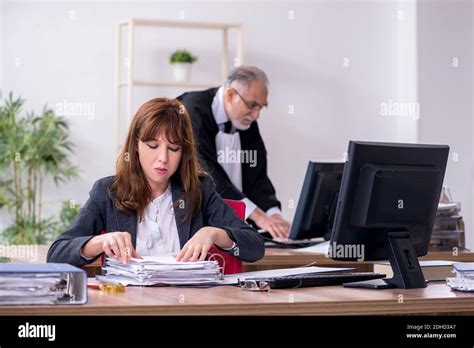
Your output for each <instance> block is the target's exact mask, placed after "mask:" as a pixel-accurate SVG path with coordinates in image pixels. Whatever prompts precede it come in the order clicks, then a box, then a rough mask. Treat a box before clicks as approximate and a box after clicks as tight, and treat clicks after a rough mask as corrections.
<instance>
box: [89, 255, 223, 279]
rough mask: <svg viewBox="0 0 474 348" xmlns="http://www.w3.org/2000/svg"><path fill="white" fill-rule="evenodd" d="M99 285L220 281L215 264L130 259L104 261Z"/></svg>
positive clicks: (157, 258)
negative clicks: (101, 283) (103, 271)
mask: <svg viewBox="0 0 474 348" xmlns="http://www.w3.org/2000/svg"><path fill="white" fill-rule="evenodd" d="M104 270H105V276H97V277H96V278H97V279H98V280H100V281H105V282H111V283H120V284H122V285H125V286H127V285H140V286H151V285H212V284H217V283H218V282H219V281H220V280H221V273H220V269H219V264H218V263H217V261H196V262H177V261H176V260H175V258H174V256H172V255H165V256H144V257H143V259H137V258H132V259H131V261H130V263H128V264H123V263H121V262H120V261H118V260H116V259H113V258H107V259H106V266H105V267H104Z"/></svg>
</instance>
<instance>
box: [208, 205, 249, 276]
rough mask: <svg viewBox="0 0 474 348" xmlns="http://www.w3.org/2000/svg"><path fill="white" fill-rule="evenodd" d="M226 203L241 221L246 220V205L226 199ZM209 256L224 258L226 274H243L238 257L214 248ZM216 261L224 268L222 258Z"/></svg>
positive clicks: (216, 258) (217, 258)
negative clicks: (215, 255)
mask: <svg viewBox="0 0 474 348" xmlns="http://www.w3.org/2000/svg"><path fill="white" fill-rule="evenodd" d="M224 201H225V202H226V203H227V204H228V205H230V207H231V208H232V209H234V211H235V213H236V214H237V216H238V217H239V218H240V219H241V220H244V219H245V203H244V202H240V201H234V200H231V199H224ZM209 254H211V255H212V254H219V255H221V256H222V257H223V258H224V261H225V265H224V274H235V273H241V272H242V261H240V260H239V259H237V258H236V257H234V256H232V255H229V254H228V253H226V252H224V251H222V250H220V249H218V248H216V247H212V248H211V249H210V250H209ZM215 260H217V262H218V263H219V266H221V267H222V263H223V260H222V258H221V257H219V256H217V257H215Z"/></svg>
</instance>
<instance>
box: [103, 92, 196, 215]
mask: <svg viewBox="0 0 474 348" xmlns="http://www.w3.org/2000/svg"><path fill="white" fill-rule="evenodd" d="M158 135H162V136H163V137H165V138H166V139H167V141H169V142H172V143H173V144H176V145H179V146H181V149H182V156H181V162H180V164H179V166H178V169H177V170H176V172H175V173H174V174H173V178H174V177H176V176H178V177H179V179H180V181H181V183H182V185H183V188H184V195H183V197H182V198H181V199H182V200H183V201H182V202H184V207H185V213H184V215H183V217H184V221H189V220H190V219H191V218H192V216H193V215H194V214H195V213H196V211H197V210H198V208H199V206H200V205H201V186H200V180H199V177H200V176H203V175H205V172H204V171H203V170H202V169H201V167H200V165H199V162H198V159H197V152H196V145H195V141H194V136H193V129H192V126H191V119H190V117H189V114H188V112H187V111H186V108H185V107H184V105H183V104H181V103H180V102H179V101H178V100H176V99H167V98H155V99H152V100H149V101H147V102H146V103H145V104H143V105H142V106H141V107H140V108H139V109H138V111H137V113H136V114H135V116H134V117H133V120H132V123H131V124H130V128H129V130H128V135H127V138H126V141H125V144H124V146H123V148H122V151H121V154H120V157H119V158H118V160H117V169H116V176H115V179H114V181H113V183H112V185H111V186H110V190H109V192H110V193H112V192H113V193H115V205H116V207H117V208H118V209H120V210H122V211H134V212H136V213H138V216H139V218H140V220H141V219H142V218H143V213H144V210H145V207H146V206H147V204H148V203H149V202H150V200H151V189H150V186H149V184H148V181H147V179H146V176H145V173H144V172H143V169H142V167H141V165H140V159H139V156H138V141H143V142H146V141H151V140H154V139H155V138H156V137H157V136H158ZM180 206H181V204H180Z"/></svg>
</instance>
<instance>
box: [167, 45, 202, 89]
mask: <svg viewBox="0 0 474 348" xmlns="http://www.w3.org/2000/svg"><path fill="white" fill-rule="evenodd" d="M196 61H197V57H196V56H193V55H192V54H191V53H190V52H189V51H187V50H176V51H174V52H173V53H172V54H171V56H170V64H171V65H172V67H173V74H174V79H175V80H176V81H177V82H189V81H190V80H191V69H192V64H193V63H194V62H196Z"/></svg>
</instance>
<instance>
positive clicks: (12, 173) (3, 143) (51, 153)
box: [0, 93, 79, 244]
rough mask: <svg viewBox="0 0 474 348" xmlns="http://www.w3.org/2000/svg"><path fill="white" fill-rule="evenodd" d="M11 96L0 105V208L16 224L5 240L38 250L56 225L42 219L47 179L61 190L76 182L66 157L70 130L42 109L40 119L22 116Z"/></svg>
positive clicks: (19, 101)
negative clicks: (27, 245)
mask: <svg viewBox="0 0 474 348" xmlns="http://www.w3.org/2000/svg"><path fill="white" fill-rule="evenodd" d="M24 102H25V101H24V100H23V99H21V98H13V95H12V93H10V94H9V96H8V98H5V99H4V100H3V103H2V105H0V208H7V209H8V210H9V212H10V215H11V216H12V219H13V221H14V224H13V225H11V226H9V227H8V228H7V229H6V230H5V231H4V232H3V236H4V237H6V238H7V240H8V241H9V242H10V243H14V244H42V243H45V242H47V241H49V240H51V239H52V238H53V237H54V233H55V231H56V228H57V226H58V224H59V222H58V221H56V220H54V219H53V218H47V219H45V218H43V186H44V182H45V180H46V178H47V177H51V178H52V179H53V181H54V183H55V184H56V185H57V186H59V185H60V184H61V183H65V182H67V181H70V180H72V179H75V178H77V177H78V172H79V170H78V168H77V167H76V166H74V165H72V164H71V162H70V160H69V156H70V155H71V154H72V153H73V145H72V143H71V142H70V141H69V140H68V137H69V125H68V122H67V121H66V120H65V119H64V118H63V117H59V116H56V115H55V114H54V112H53V111H52V110H51V109H48V108H47V107H44V109H43V111H42V113H41V114H40V115H35V114H34V113H33V112H30V113H27V114H26V115H24V116H21V115H20V113H21V110H22V107H23V105H24Z"/></svg>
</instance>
